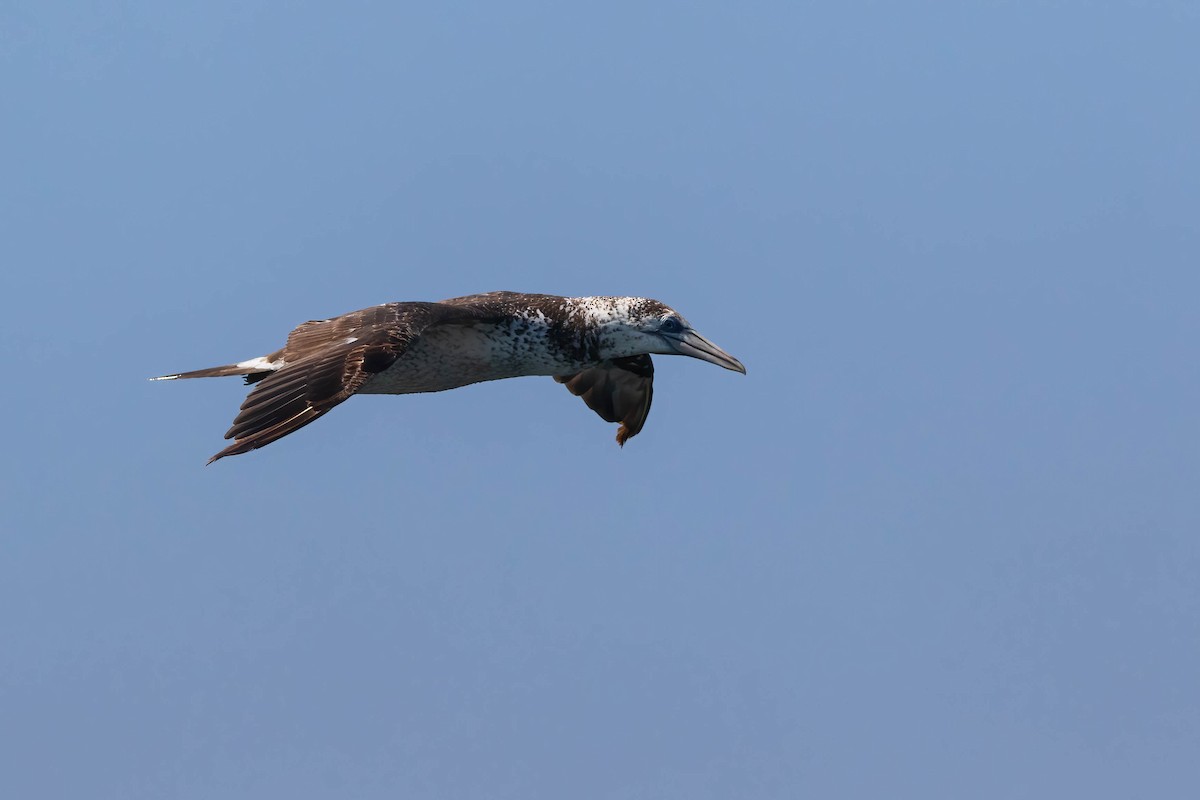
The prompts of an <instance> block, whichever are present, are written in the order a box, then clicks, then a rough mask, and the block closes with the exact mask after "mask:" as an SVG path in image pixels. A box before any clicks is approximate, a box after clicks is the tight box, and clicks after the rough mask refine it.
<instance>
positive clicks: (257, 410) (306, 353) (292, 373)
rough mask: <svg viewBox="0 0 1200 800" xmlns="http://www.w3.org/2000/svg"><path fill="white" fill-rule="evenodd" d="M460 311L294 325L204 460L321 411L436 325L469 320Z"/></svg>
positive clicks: (391, 312) (402, 309)
mask: <svg viewBox="0 0 1200 800" xmlns="http://www.w3.org/2000/svg"><path fill="white" fill-rule="evenodd" d="M473 320H474V316H473V315H472V314H471V313H470V312H469V310H465V309H453V308H450V309H447V308H444V307H441V306H439V304H437V303H389V304H388V305H383V306H376V307H374V308H368V309H364V310H362V311H354V312H352V313H350V314H345V315H343V316H341V317H334V318H333V319H328V320H314V321H312V322H306V323H304V324H303V325H300V326H299V327H297V328H296V329H295V330H294V331H292V333H291V334H290V335H289V336H288V342H287V345H285V346H284V348H283V350H282V351H281V352H282V354H283V359H284V361H285V362H286V366H284V367H283V368H282V369H280V370H278V371H276V372H272V373H270V374H268V375H266V376H265V377H263V378H262V379H261V380H260V381H259V382H258V384H257V385H256V386H255V387H254V390H253V391H252V392H250V394H249V395H248V396H247V397H246V400H245V402H243V403H242V408H241V413H239V414H238V415H237V417H236V418H235V419H234V420H233V427H231V428H230V429H229V430H228V431H227V432H226V434H225V438H226V439H233V444H231V445H229V446H228V447H226V448H225V449H224V450H222V451H221V452H219V453H217V454H216V455H214V456H213V457H212V458H211V459H209V461H208V463H210V464H211V463H212V462H214V461H216V460H217V459H219V458H224V457H225V456H232V455H239V454H241V453H246V452H249V451H251V450H254V449H257V448H259V447H262V446H264V445H267V444H270V443H271V442H273V441H275V440H276V439H279V438H281V437H283V436H287V435H288V434H289V433H291V432H292V431H295V430H297V429H299V428H302V427H304V426H305V425H307V424H308V423H310V422H312V421H313V420H315V419H317V418H319V417H321V416H323V415H324V414H326V413H327V412H328V411H329V410H330V409H332V408H333V407H334V406H336V405H337V404H338V403H341V402H342V401H344V400H345V399H347V398H348V397H350V396H351V395H352V394H354V393H355V392H357V391H358V390H359V389H360V388H361V387H362V385H363V384H364V383H366V382H367V380H368V379H369V378H370V377H371V376H373V375H375V374H376V373H378V372H382V371H383V370H385V369H387V368H388V367H390V366H391V365H392V364H393V363H395V361H396V359H397V358H399V357H400V356H401V355H403V353H404V351H405V350H406V349H407V348H408V346H409V344H410V343H411V342H412V341H413V340H414V339H416V338H417V337H418V336H420V334H421V332H422V331H424V330H425V329H427V328H429V327H430V326H431V325H435V324H455V323H459V324H462V323H469V322H471V321H473Z"/></svg>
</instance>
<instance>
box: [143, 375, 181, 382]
mask: <svg viewBox="0 0 1200 800" xmlns="http://www.w3.org/2000/svg"><path fill="white" fill-rule="evenodd" d="M178 377H179V376H178V375H157V376H155V377H153V378H146V380H148V381H173V380H175V379H176V378H178Z"/></svg>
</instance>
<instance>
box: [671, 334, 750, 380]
mask: <svg viewBox="0 0 1200 800" xmlns="http://www.w3.org/2000/svg"><path fill="white" fill-rule="evenodd" d="M663 338H664V339H666V340H667V343H668V344H670V345H671V346H672V347H674V348H675V350H676V352H678V353H679V355H681V356H691V357H692V358H698V359H700V360H701V361H707V362H708V363H710V364H716V365H717V366H718V367H724V368H725V369H731V370H733V371H734V372H740V373H742V374H743V375H745V374H746V368H745V367H744V366H742V362H740V361H738V360H737V359H736V358H734V357H733V356H731V355H729V353H726V352H725V351H724V350H722V349H721V348H719V347H717V346H716V345H715V344H713V343H712V342H710V341H709V340H708V339H705V338H704V337H703V336H701V335H700V334H698V333H696V331H693V330H690V329H689V330H684V331H681V332H680V333H678V334H674V335H669V334H664V336H663Z"/></svg>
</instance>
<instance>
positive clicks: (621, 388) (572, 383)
mask: <svg viewBox="0 0 1200 800" xmlns="http://www.w3.org/2000/svg"><path fill="white" fill-rule="evenodd" d="M554 380H556V381H558V382H559V383H562V384H565V385H566V387H567V389H568V390H570V392H571V394H573V395H576V396H578V397H581V398H583V402H585V403H587V406H588V408H590V409H592V410H593V411H595V412H596V413H597V414H599V415H600V417H601V418H602V419H604V420H605V421H607V422H619V423H621V427H620V428H618V429H617V444H619V445H621V446H622V447H624V446H625V442H626V441H627V440H628V439H629V438H630V437H631V436H637V435H638V433H639V432H640V431H641V430H642V426H643V425H645V424H646V416H647V415H648V414H649V413H650V401H651V400H653V399H654V362H653V361H651V360H650V356H648V355H641V356H629V357H627V358H612V359H609V360H607V361H601V362H600V363H599V364H597V365H596V366H594V367H589V368H588V369H585V370H584V371H583V372H577V373H575V374H574V375H560V376H555V378H554Z"/></svg>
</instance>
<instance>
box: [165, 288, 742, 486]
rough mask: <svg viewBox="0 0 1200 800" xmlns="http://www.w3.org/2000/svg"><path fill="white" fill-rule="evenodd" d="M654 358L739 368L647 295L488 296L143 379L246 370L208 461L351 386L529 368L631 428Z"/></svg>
mask: <svg viewBox="0 0 1200 800" xmlns="http://www.w3.org/2000/svg"><path fill="white" fill-rule="evenodd" d="M651 355H684V356H691V357H692V358H698V359H700V360H702V361H707V362H709V363H710V364H715V365H717V366H719V367H724V368H725V369H728V370H733V371H735V372H740V373H742V374H743V375H744V374H746V368H745V366H743V365H742V362H741V361H738V360H737V359H736V358H734V357H733V356H731V355H729V354H728V353H726V352H725V351H724V350H722V349H721V348H720V347H717V345H715V344H713V343H712V342H710V341H709V340H708V339H706V338H704V337H703V336H701V335H700V334H699V333H697V332H696V330H695V329H694V328H692V326H691V324H689V323H688V321H687V320H685V319H684V318H683V317H682V316H681V315H680V314H679V313H678V312H677V311H675V310H674V309H673V308H671V307H670V306H667V305H665V304H664V303H661V302H659V301H657V300H651V299H649V298H645V297H610V296H597V297H560V296H558V295H550V294H525V293H521V292H487V293H484V294H472V295H466V296H464V297H453V298H450V299H448V300H442V301H440V302H424V301H419V302H397V303H384V304H382V305H377V306H372V307H371V308H364V309H361V310H359V311H351V312H349V313H347V314H342V315H340V316H336V317H330V318H329V319H317V320H310V321H309V322H305V323H303V324H301V325H299V326H297V327H296V328H295V329H294V330H293V331H292V332H291V333H290V334H288V337H287V343H286V344H285V345H284V346H283V347H282V348H280V349H279V350H276V351H274V352H273V353H268V354H267V355H265V356H258V357H257V358H251V359H247V360H245V361H239V362H237V363H234V364H226V365H224V366H220V367H209V368H207V369H198V370H193V371H191V372H178V373H174V374H171V375H160V376H157V377H154V378H150V380H153V381H170V380H178V379H184V378H216V377H225V376H242V377H244V378H245V383H246V385H252V386H254V388H253V389H252V390H251V391H250V394H249V395H248V396H247V397H246V400H245V402H243V403H242V405H241V408H240V410H239V413H238V415H237V416H236V418H235V419H234V421H233V425H232V427H230V428H229V430H228V431H227V432H226V433H225V438H226V439H232V440H233V443H232V444H230V445H229V446H227V447H225V448H224V449H223V450H221V451H220V452H218V453H216V454H215V455H213V456H212V458H210V459H209V460H208V463H209V464H211V463H213V462H214V461H217V460H218V459H221V458H225V457H226V456H233V455H241V454H243V453H248V452H250V451H251V450H256V449H258V448H260V447H264V446H266V445H268V444H270V443H271V442H274V441H276V440H277V439H280V438H282V437H284V436H287V435H288V434H290V433H292V432H294V431H296V430H298V429H300V428H302V427H304V426H305V425H308V424H309V423H310V422H313V421H314V420H316V419H318V418H320V417H322V416H324V415H325V414H327V413H328V412H329V411H330V410H332V409H333V408H334V407H335V406H337V405H338V404H340V403H342V402H343V401H345V400H347V399H349V398H350V397H351V396H353V395H356V394H412V393H417V392H441V391H445V390H447V389H455V388H458V387H460V386H467V385H469V384H473V383H480V382H482V381H493V380H499V379H502V378H514V377H520V376H525V375H541V376H548V377H552V378H553V379H554V380H555V381H557V382H558V383H561V384H563V385H564V386H565V387H566V388H567V390H568V391H570V392H571V394H573V395H576V396H578V397H580V398H581V399H582V400H583V402H584V403H585V404H587V406H588V407H589V408H591V409H592V410H593V411H595V412H596V413H597V414H598V415H599V416H600V417H601V418H602V419H604V420H605V421H606V422H613V423H619V427H618V429H617V437H616V438H617V444H618V445H620V446H621V447H624V446H625V442H626V441H628V440H629V439H630V438H632V437H634V436H636V435H637V434H638V433H639V432H640V431H641V430H642V426H643V425H644V424H645V422H646V416H647V415H648V414H649V413H650V403H651V400H652V399H653V396H654V363H653V361H651V359H650V356H651Z"/></svg>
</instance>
